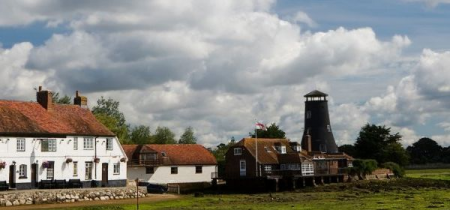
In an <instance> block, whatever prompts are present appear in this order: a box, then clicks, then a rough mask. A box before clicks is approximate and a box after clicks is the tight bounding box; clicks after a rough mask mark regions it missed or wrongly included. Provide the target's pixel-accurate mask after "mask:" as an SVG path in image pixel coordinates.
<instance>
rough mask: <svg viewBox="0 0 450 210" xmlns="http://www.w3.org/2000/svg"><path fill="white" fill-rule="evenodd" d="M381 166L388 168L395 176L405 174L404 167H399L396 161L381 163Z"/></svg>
mask: <svg viewBox="0 0 450 210" xmlns="http://www.w3.org/2000/svg"><path fill="white" fill-rule="evenodd" d="M382 167H383V168H387V169H390V170H391V171H392V172H394V174H395V176H397V177H403V176H404V175H405V169H403V168H402V167H400V166H399V165H398V164H397V163H394V162H386V163H383V164H382Z"/></svg>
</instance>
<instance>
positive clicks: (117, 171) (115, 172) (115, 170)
mask: <svg viewBox="0 0 450 210" xmlns="http://www.w3.org/2000/svg"><path fill="white" fill-rule="evenodd" d="M119 174H120V163H114V164H113V175H119Z"/></svg>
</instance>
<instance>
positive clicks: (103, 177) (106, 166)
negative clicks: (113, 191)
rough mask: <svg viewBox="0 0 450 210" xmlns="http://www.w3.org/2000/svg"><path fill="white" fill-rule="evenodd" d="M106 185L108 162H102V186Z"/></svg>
mask: <svg viewBox="0 0 450 210" xmlns="http://www.w3.org/2000/svg"><path fill="white" fill-rule="evenodd" d="M107 186H108V163H102V187H107Z"/></svg>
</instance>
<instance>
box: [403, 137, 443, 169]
mask: <svg viewBox="0 0 450 210" xmlns="http://www.w3.org/2000/svg"><path fill="white" fill-rule="evenodd" d="M406 150H407V151H408V153H409V155H410V157H411V163H412V164H426V163H436V162H441V160H442V158H441V155H442V151H443V148H442V147H441V146H440V145H439V144H438V143H437V142H436V141H434V140H433V139H430V138H421V139H419V140H418V141H417V142H415V143H413V144H412V146H409V147H407V148H406Z"/></svg>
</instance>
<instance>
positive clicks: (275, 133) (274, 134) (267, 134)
mask: <svg viewBox="0 0 450 210" xmlns="http://www.w3.org/2000/svg"><path fill="white" fill-rule="evenodd" d="M256 132H257V134H258V138H274V139H285V138H286V133H285V132H284V131H283V130H281V129H280V127H279V126H278V125H277V124H275V123H272V124H270V126H269V127H267V129H266V130H262V129H257V130H256ZM250 136H251V137H252V138H255V137H256V136H255V133H254V132H253V133H252V132H250Z"/></svg>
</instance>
